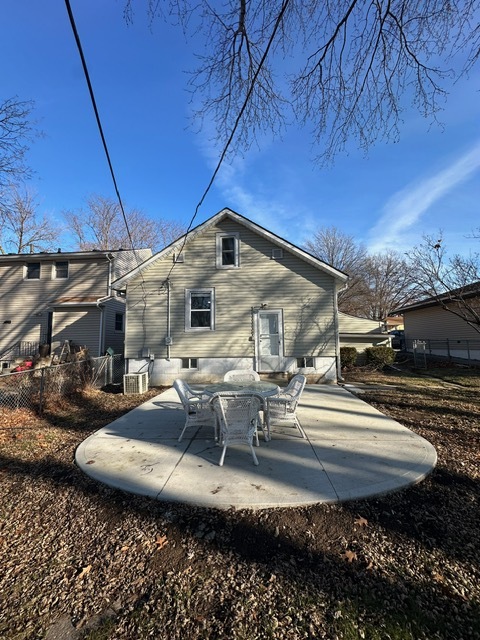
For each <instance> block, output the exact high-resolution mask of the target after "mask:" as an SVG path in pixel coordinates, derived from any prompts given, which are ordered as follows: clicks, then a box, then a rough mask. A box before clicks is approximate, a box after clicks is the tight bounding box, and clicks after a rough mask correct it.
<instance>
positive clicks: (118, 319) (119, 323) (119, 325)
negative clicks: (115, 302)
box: [115, 313, 124, 333]
mask: <svg viewBox="0 0 480 640" xmlns="http://www.w3.org/2000/svg"><path fill="white" fill-rule="evenodd" d="M123 320H124V314H123V313H116V314H115V331H121V332H122V333H123Z"/></svg>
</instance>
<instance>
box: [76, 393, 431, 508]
mask: <svg viewBox="0 0 480 640" xmlns="http://www.w3.org/2000/svg"><path fill="white" fill-rule="evenodd" d="M297 415H298V417H299V419H300V422H301V424H302V426H303V428H304V430H305V432H306V434H307V440H304V439H302V438H300V437H299V433H298V431H297V430H294V432H293V433H292V429H284V430H283V431H280V430H278V431H274V432H273V433H272V440H271V441H270V442H264V441H263V439H262V436H261V434H260V446H259V447H258V448H256V453H257V457H258V460H259V463H260V464H259V466H254V465H253V462H252V457H251V454H250V452H249V451H248V448H247V447H241V446H235V447H229V448H228V450H227V455H226V458H225V465H224V466H223V467H220V466H219V465H218V461H219V458H220V453H221V449H220V447H218V446H217V445H216V444H215V441H214V438H213V429H211V428H207V427H200V428H192V429H189V430H187V431H186V433H185V436H184V439H183V440H182V442H178V440H177V439H178V436H179V434H180V432H181V429H182V427H183V424H184V413H183V409H182V405H181V404H180V402H179V399H178V396H177V394H176V392H175V390H174V389H169V390H167V391H165V392H164V393H161V394H160V395H158V396H156V397H155V398H153V399H152V400H149V401H148V402H145V403H144V404H142V405H140V406H139V407H137V408H136V409H134V410H133V411H130V412H129V413H128V414H126V415H124V416H122V417H121V418H119V419H118V420H116V421H115V422H112V423H111V424H109V425H107V426H106V427H104V428H103V429H100V430H99V431H97V432H95V433H94V434H92V435H91V436H90V437H89V438H87V439H86V440H85V441H84V442H82V443H81V444H80V446H79V447H78V448H77V451H76V456H75V457H76V462H77V464H78V466H79V467H80V468H81V469H82V470H83V471H84V472H85V473H86V474H87V475H89V476H90V477H92V478H94V479H95V480H98V481H100V482H103V483H105V484H107V485H109V486H112V487H117V488H119V489H123V490H125V491H128V492H132V493H137V494H141V495H147V496H151V497H153V498H156V499H158V500H164V501H174V502H184V503H188V504H193V505H199V506H204V507H215V508H219V509H228V508H236V509H242V508H253V509H260V508H271V507H293V506H300V505H308V504H314V503H319V502H330V503H332V502H340V501H345V500H352V499H358V498H366V497H368V496H373V495H377V494H381V493H385V492H389V491H395V490H398V489H401V488H403V487H407V486H409V485H411V484H415V483H416V482H419V481H421V480H422V479H423V478H425V476H426V475H428V473H430V471H431V470H432V469H433V468H434V466H435V464H436V459H437V456H436V452H435V449H434V447H433V446H432V445H431V444H430V443H429V442H427V441H426V440H425V439H424V438H421V437H420V436H418V435H416V434H414V433H413V432H412V431H410V430H409V429H407V428H405V427H403V426H402V425H400V424H399V423H398V422H395V421H394V420H392V419H390V418H388V417H386V416H385V415H383V414H382V413H380V412H379V411H377V410H376V409H375V408H373V407H372V406H370V405H368V404H366V403H365V402H363V401H362V400H361V399H360V398H358V397H356V396H355V395H353V394H352V393H351V392H349V391H348V390H346V389H345V388H343V387H340V386H334V385H307V387H306V388H305V391H304V393H303V395H302V398H301V402H300V406H299V409H298V411H297Z"/></svg>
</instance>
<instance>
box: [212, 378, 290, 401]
mask: <svg viewBox="0 0 480 640" xmlns="http://www.w3.org/2000/svg"><path fill="white" fill-rule="evenodd" d="M236 391H243V392H245V391H247V392H248V391H251V392H252V393H257V394H258V395H260V396H263V397H264V398H267V397H268V396H275V395H277V393H278V392H279V391H280V387H279V386H278V385H277V384H275V383H274V382H266V381H264V380H260V381H255V380H249V381H246V382H214V383H213V384H208V385H207V386H206V387H205V388H204V389H203V392H204V393H207V394H208V395H209V396H214V395H215V394H216V393H235V392H236Z"/></svg>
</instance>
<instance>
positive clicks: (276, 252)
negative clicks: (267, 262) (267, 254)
mask: <svg viewBox="0 0 480 640" xmlns="http://www.w3.org/2000/svg"><path fill="white" fill-rule="evenodd" d="M282 258H283V249H272V260H281V259H282Z"/></svg>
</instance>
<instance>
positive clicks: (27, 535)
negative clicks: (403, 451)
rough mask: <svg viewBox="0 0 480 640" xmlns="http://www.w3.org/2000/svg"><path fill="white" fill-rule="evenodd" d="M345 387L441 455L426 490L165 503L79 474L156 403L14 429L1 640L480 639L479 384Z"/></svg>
mask: <svg viewBox="0 0 480 640" xmlns="http://www.w3.org/2000/svg"><path fill="white" fill-rule="evenodd" d="M427 373H428V376H429V377H427V375H426V374H427ZM345 375H346V378H347V380H348V381H351V382H355V383H364V384H365V383H372V384H373V386H369V385H368V384H367V385H366V386H365V387H364V390H366V391H367V393H364V394H363V395H362V397H363V399H364V400H365V401H368V402H370V403H372V404H373V405H374V406H376V407H377V408H378V409H380V410H381V411H383V412H384V413H386V414H388V415H390V416H392V417H393V418H395V419H397V420H398V421H399V422H401V423H402V424H404V425H405V426H407V427H408V428H410V429H412V430H413V431H415V432H416V433H419V434H420V435H422V436H423V437H425V438H427V439H428V440H429V441H430V442H431V443H432V444H433V445H434V446H435V447H436V449H437V453H438V466H437V468H436V469H435V470H434V472H433V473H432V474H431V475H430V476H429V477H428V478H427V479H426V480H425V481H423V482H421V483H420V484H418V485H416V486H414V487H411V488H409V489H407V490H404V491H401V492H398V493H394V494H390V495H385V496H382V497H379V498H377V499H370V500H364V501H356V502H348V503H343V504H339V505H333V506H328V505H317V506H313V507H308V508H301V509H285V510H265V511H258V512H255V511H239V512H235V511H227V512H218V511H214V510H207V509H200V508H192V507H187V506H183V505H179V504H167V503H159V502H155V501H153V500H150V499H147V498H141V497H138V496H133V495H128V494H125V493H122V492H120V491H116V490H113V489H109V488H108V487H105V486H102V485H100V484H98V483H96V482H94V481H93V480H90V479H89V478H88V477H86V476H85V475H83V474H82V473H81V472H80V471H79V470H78V469H77V468H76V466H75V464H74V452H75V448H76V446H77V445H78V444H79V443H80V442H81V441H82V440H83V439H84V438H85V437H86V436H88V435H89V434H90V433H92V432H93V431H95V430H96V429H98V428H100V427H101V426H103V425H105V424H108V423H109V422H111V421H112V420H114V419H115V418H117V417H119V416H120V415H121V414H122V413H125V412H126V411H128V410H130V409H131V408H132V407H134V406H136V405H137V404H139V403H140V402H144V401H145V400H146V399H147V398H149V397H152V396H154V395H156V394H157V393H158V392H159V390H158V389H157V390H151V391H149V392H148V394H147V395H143V396H123V395H122V394H120V393H115V392H114V391H115V390H113V389H110V390H107V391H89V392H85V393H83V394H81V395H79V396H77V397H76V398H73V399H69V401H68V402H65V401H63V402H59V403H56V404H54V405H51V406H50V407H48V409H47V411H46V412H45V414H44V415H43V417H42V419H39V418H38V417H36V416H35V415H34V414H32V413H29V412H22V411H15V412H3V413H0V489H1V503H0V504H1V506H0V514H1V519H0V637H1V638H5V639H8V640H14V639H15V640H24V639H25V640H26V639H37V638H47V639H48V640H53V639H54V638H55V639H57V640H59V639H61V640H69V639H71V638H87V639H89V640H100V639H111V640H121V639H129V640H130V639H131V640H143V639H144V638H155V639H168V640H170V639H176V638H179V639H180V638H181V639H182V640H186V639H188V640H195V639H197V638H209V639H213V638H221V639H229V640H230V639H234V638H235V639H236V638H238V639H245V640H256V639H259V638H271V639H275V640H277V639H289V640H296V639H300V638H312V639H320V638H326V639H328V640H335V639H340V638H342V639H352V640H353V639H356V640H357V639H358V638H366V639H373V640H377V639H378V640H384V639H394V640H396V639H402V640H403V639H428V640H434V639H436V638H441V639H445V640H470V639H480V503H479V496H480V474H479V469H480V464H479V463H480V459H479V458H480V394H479V391H480V375H479V372H478V371H469V370H466V369H449V368H442V369H436V370H432V371H429V372H425V371H423V372H414V371H413V372H412V371H410V370H408V369H407V368H405V370H403V371H390V372H389V373H376V372H371V371H365V370H358V369H357V370H353V371H352V372H350V373H346V374H345ZM432 376H433V377H432ZM385 385H387V386H385Z"/></svg>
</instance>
